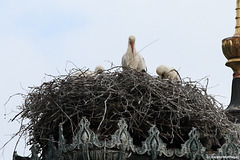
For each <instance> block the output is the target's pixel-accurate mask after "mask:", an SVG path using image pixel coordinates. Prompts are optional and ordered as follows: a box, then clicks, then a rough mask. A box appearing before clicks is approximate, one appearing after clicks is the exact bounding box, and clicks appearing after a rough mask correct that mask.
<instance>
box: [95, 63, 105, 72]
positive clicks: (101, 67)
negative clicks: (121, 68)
mask: <svg viewBox="0 0 240 160" xmlns="http://www.w3.org/2000/svg"><path fill="white" fill-rule="evenodd" d="M103 71H104V67H103V66H101V65H98V66H96V68H95V70H94V73H102V72H103Z"/></svg>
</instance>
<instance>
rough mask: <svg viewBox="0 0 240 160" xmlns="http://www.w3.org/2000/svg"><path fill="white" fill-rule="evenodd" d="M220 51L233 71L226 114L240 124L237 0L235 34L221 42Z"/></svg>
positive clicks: (239, 8) (239, 16) (239, 14)
mask: <svg viewBox="0 0 240 160" xmlns="http://www.w3.org/2000/svg"><path fill="white" fill-rule="evenodd" d="M222 51H223V54H224V56H225V57H226V58H227V59H228V61H227V62H226V66H228V67H230V68H232V70H233V82H232V95H231V101H230V104H229V106H228V108H227V109H226V112H227V113H229V114H230V116H229V119H230V120H231V121H237V122H238V123H240V0H237V7H236V26H235V33H234V35H233V36H232V37H229V38H225V39H223V40H222Z"/></svg>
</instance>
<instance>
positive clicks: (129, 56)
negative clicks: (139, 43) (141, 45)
mask: <svg viewBox="0 0 240 160" xmlns="http://www.w3.org/2000/svg"><path fill="white" fill-rule="evenodd" d="M122 68H123V70H126V69H128V68H132V69H136V70H137V71H139V72H146V71H147V67H146V64H145V60H144V58H143V57H142V56H141V55H140V54H139V53H137V51H136V48H135V37H134V36H129V39H128V48H127V51H126V53H125V54H124V55H123V57H122Z"/></svg>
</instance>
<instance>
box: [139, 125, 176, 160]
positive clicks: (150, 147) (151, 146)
mask: <svg viewBox="0 0 240 160" xmlns="http://www.w3.org/2000/svg"><path fill="white" fill-rule="evenodd" d="M148 133H149V137H148V138H147V139H146V140H145V141H144V142H142V147H141V148H137V149H136V152H137V153H138V154H140V155H142V154H145V153H147V154H148V155H151V156H152V160H154V159H156V158H157V157H158V156H162V155H165V156H167V157H171V156H173V153H174V152H173V151H172V150H167V145H166V144H165V143H163V141H162V139H161V138H160V137H159V130H158V129H157V127H156V126H155V125H153V126H152V127H151V128H150V130H149V131H148Z"/></svg>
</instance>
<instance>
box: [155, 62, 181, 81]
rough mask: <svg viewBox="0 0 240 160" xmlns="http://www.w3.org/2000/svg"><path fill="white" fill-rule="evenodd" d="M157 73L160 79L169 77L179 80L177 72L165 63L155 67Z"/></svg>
mask: <svg viewBox="0 0 240 160" xmlns="http://www.w3.org/2000/svg"><path fill="white" fill-rule="evenodd" d="M156 72H157V74H158V75H159V77H160V78H162V79H171V80H175V81H179V80H181V78H180V76H179V74H178V72H177V71H176V70H175V69H174V68H173V67H167V66H165V65H161V66H159V67H157V69H156Z"/></svg>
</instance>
